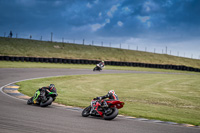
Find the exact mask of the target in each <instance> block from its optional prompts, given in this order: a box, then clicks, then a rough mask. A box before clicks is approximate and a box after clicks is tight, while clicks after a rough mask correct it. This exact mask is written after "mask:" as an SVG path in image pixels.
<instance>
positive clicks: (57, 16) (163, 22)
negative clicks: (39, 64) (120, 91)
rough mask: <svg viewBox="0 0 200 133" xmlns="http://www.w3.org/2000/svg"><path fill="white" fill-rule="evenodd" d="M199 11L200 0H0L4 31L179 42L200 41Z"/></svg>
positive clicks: (120, 39) (1, 24) (142, 42)
mask: <svg viewBox="0 0 200 133" xmlns="http://www.w3.org/2000/svg"><path fill="white" fill-rule="evenodd" d="M199 12H200V1H199V0H9V1H6V0H0V31H1V32H2V33H1V34H3V33H4V32H5V31H9V30H11V29H12V30H13V31H15V32H18V33H24V34H26V33H27V34H30V33H31V34H35V35H38V36H40V35H42V34H47V33H48V34H49V33H50V32H54V34H55V36H56V35H57V36H66V37H68V38H83V37H84V38H92V39H95V38H96V39H97V38H101V39H105V40H108V39H113V40H115V41H118V42H119V41H121V42H124V43H125V42H129V43H130V42H131V41H133V42H134V43H138V44H145V42H146V41H145V40H148V41H147V42H151V41H152V43H158V44H159V45H161V43H160V42H169V43H173V45H175V43H177V42H179V43H180V41H183V40H185V41H191V40H195V42H198V40H199V39H198V38H199V36H200V15H199ZM133 38H135V40H134V39H133ZM144 39H145V40H144Z"/></svg>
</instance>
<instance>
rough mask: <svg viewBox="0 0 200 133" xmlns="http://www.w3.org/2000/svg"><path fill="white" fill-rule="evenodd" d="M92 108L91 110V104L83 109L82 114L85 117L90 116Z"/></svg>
mask: <svg viewBox="0 0 200 133" xmlns="http://www.w3.org/2000/svg"><path fill="white" fill-rule="evenodd" d="M90 110H91V106H88V107H86V108H85V109H84V110H83V111H82V116H83V117H88V116H89V115H90Z"/></svg>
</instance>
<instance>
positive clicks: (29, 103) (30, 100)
mask: <svg viewBox="0 0 200 133" xmlns="http://www.w3.org/2000/svg"><path fill="white" fill-rule="evenodd" d="M27 104H28V105H31V104H33V97H31V98H30V99H28V101H27Z"/></svg>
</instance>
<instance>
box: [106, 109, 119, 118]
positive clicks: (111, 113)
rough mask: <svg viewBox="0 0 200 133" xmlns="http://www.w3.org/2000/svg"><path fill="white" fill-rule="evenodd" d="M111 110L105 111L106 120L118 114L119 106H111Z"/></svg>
mask: <svg viewBox="0 0 200 133" xmlns="http://www.w3.org/2000/svg"><path fill="white" fill-rule="evenodd" d="M110 110H111V111H109V113H105V114H104V115H103V118H104V119H105V120H112V119H114V118H115V117H116V116H117V115H118V109H117V108H110Z"/></svg>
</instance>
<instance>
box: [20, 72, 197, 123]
mask: <svg viewBox="0 0 200 133" xmlns="http://www.w3.org/2000/svg"><path fill="white" fill-rule="evenodd" d="M50 83H54V84H55V85H56V88H57V90H58V94H59V95H58V97H57V99H56V102H58V103H61V104H65V105H71V106H79V107H86V106H88V105H89V104H90V101H91V99H92V98H94V97H96V96H101V95H105V94H106V93H107V92H108V90H110V89H114V90H115V91H116V93H117V94H118V96H119V98H120V100H121V101H124V102H125V106H124V108H122V109H120V110H119V112H120V114H123V115H128V116H135V117H143V118H149V119H158V120H164V121H173V122H177V123H188V124H194V125H200V115H199V112H200V100H199V98H200V84H199V83H200V75H175V74H173V75H172V74H137V73H132V74H100V75H73V76H62V77H54V78H44V79H35V80H30V81H23V82H19V83H17V84H18V85H20V88H19V91H20V92H21V93H23V94H26V95H29V96H33V95H34V93H35V91H36V90H37V89H38V88H39V87H42V86H47V85H48V84H50Z"/></svg>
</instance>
